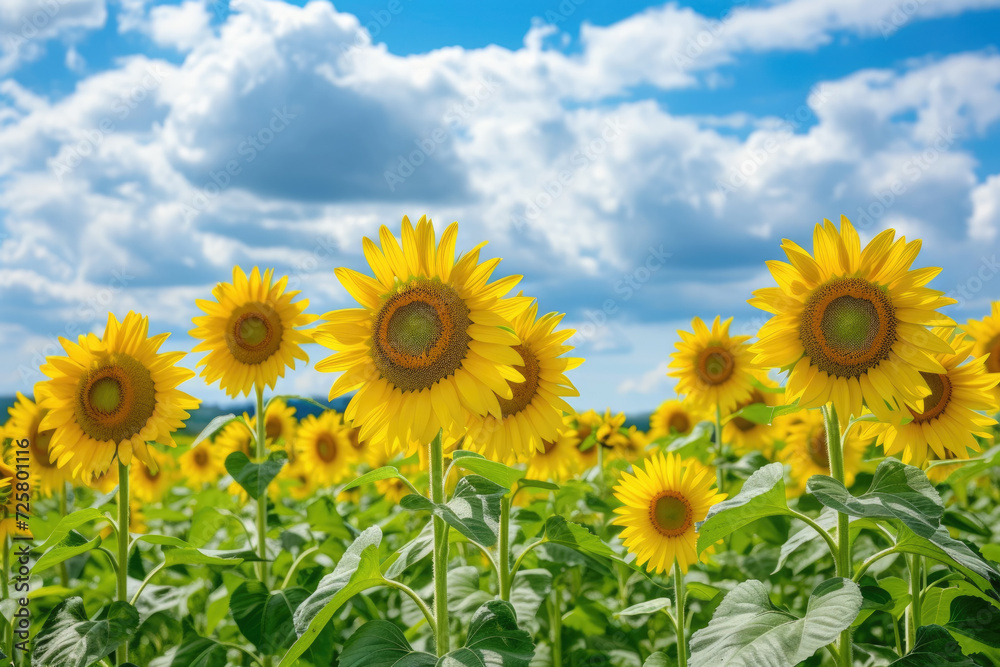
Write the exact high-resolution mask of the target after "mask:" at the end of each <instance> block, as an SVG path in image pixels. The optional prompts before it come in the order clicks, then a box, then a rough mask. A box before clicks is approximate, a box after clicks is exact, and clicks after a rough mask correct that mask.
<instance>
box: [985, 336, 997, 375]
mask: <svg viewBox="0 0 1000 667" xmlns="http://www.w3.org/2000/svg"><path fill="white" fill-rule="evenodd" d="M986 351H987V352H989V353H990V356H988V357H987V358H986V370H988V371H989V372H990V373H1000V335H997V336H994V337H993V340H991V341H990V342H989V343H987V345H986Z"/></svg>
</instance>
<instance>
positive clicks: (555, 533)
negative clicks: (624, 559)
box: [545, 514, 618, 560]
mask: <svg viewBox="0 0 1000 667" xmlns="http://www.w3.org/2000/svg"><path fill="white" fill-rule="evenodd" d="M545 541H546V542H553V543H555V544H561V545H563V546H566V547H570V548H571V549H575V550H577V551H580V552H582V553H586V554H590V555H592V556H597V557H598V558H607V559H612V560H615V559H617V558H618V556H617V555H616V554H615V552H614V551H612V550H611V547H609V546H608V545H607V544H605V543H604V541H603V540H601V538H599V537H598V536H597V535H594V534H593V533H592V532H590V531H589V530H587V529H586V528H585V527H584V526H581V525H580V524H578V523H573V522H571V521H567V520H566V519H565V518H563V517H561V516H559V515H558V514H556V515H553V516H550V517H549V518H548V519H546V520H545Z"/></svg>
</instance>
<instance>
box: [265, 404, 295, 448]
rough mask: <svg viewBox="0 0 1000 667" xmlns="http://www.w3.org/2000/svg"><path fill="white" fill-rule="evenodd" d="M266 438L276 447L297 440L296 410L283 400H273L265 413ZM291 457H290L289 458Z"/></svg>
mask: <svg viewBox="0 0 1000 667" xmlns="http://www.w3.org/2000/svg"><path fill="white" fill-rule="evenodd" d="M264 415H265V416H264V434H265V435H264V437H265V438H266V439H267V440H268V442H270V443H271V446H272V447H273V446H275V445H281V444H283V445H287V444H288V443H289V442H291V441H293V440H294V439H295V426H296V424H297V422H296V421H295V408H294V407H293V406H291V405H288V403H286V402H285V400H284V399H282V398H275V399H273V400H271V402H270V404H268V406H267V410H265V411H264ZM290 457H291V455H289V458H290Z"/></svg>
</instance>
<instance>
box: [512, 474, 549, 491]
mask: <svg viewBox="0 0 1000 667" xmlns="http://www.w3.org/2000/svg"><path fill="white" fill-rule="evenodd" d="M517 486H518V488H521V489H545V490H547V491H558V490H559V485H558V484H553V483H552V482H543V481H542V480H540V479H527V478H524V477H522V478H521V479H519V480H517Z"/></svg>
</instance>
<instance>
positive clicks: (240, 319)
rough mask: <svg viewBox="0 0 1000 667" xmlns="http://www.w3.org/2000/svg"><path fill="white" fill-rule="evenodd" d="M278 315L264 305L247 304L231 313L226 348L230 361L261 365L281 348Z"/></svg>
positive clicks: (280, 327) (281, 327)
mask: <svg viewBox="0 0 1000 667" xmlns="http://www.w3.org/2000/svg"><path fill="white" fill-rule="evenodd" d="M283 331H284V325H283V324H282V323H281V315H279V314H278V312H277V311H276V310H274V308H272V307H271V306H269V305H267V304H266V303H248V304H246V305H243V306H240V307H239V308H237V309H236V310H234V311H233V313H232V315H231V316H230V317H229V325H228V326H227V327H226V347H228V348H229V352H230V353H231V354H232V355H233V358H234V359H236V360H237V361H239V362H240V363H244V364H248V365H251V366H254V365H257V364H262V363H264V362H265V361H267V360H268V359H270V358H271V356H272V355H274V353H275V352H277V351H278V350H279V349H280V348H281V338H282V333H283Z"/></svg>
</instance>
